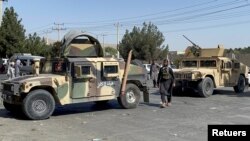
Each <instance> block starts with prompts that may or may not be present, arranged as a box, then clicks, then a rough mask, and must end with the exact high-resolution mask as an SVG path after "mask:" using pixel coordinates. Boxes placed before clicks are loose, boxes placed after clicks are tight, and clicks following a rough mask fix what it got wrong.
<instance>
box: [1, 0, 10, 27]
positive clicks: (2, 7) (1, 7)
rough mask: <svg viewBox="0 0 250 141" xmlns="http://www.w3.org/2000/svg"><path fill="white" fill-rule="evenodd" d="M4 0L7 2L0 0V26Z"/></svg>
mask: <svg viewBox="0 0 250 141" xmlns="http://www.w3.org/2000/svg"><path fill="white" fill-rule="evenodd" d="M4 1H6V2H8V0H0V26H1V24H2V20H3V2H4Z"/></svg>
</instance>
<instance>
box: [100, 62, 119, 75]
mask: <svg viewBox="0 0 250 141" xmlns="http://www.w3.org/2000/svg"><path fill="white" fill-rule="evenodd" d="M102 72H103V77H106V78H114V77H118V76H119V63H118V62H103V68H102Z"/></svg>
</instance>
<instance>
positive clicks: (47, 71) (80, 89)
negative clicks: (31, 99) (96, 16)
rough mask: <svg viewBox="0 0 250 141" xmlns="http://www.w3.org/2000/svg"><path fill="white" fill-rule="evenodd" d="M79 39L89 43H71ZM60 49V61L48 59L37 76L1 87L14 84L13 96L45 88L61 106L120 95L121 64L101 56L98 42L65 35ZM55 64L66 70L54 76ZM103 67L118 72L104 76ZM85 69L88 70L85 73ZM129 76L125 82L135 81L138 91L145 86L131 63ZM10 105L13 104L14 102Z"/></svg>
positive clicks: (139, 69) (141, 70) (141, 71)
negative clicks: (62, 64) (63, 66)
mask: <svg viewBox="0 0 250 141" xmlns="http://www.w3.org/2000/svg"><path fill="white" fill-rule="evenodd" d="M73 35H74V36H73ZM78 37H87V38H88V41H87V42H85V43H79V44H78V43H75V42H74V40H75V39H77V38H78ZM61 49H62V50H61V55H62V58H53V59H51V60H49V59H48V60H47V61H46V62H45V63H44V64H43V65H42V72H41V73H40V74H39V75H38V76H35V75H29V76H22V77H19V78H15V79H12V80H8V81H4V82H2V84H3V85H7V84H8V85H9V84H11V85H12V84H15V89H18V88H20V89H18V90H19V92H17V93H15V94H14V93H13V92H11V93H13V95H16V96H20V95H27V94H29V92H30V91H32V90H34V89H45V90H47V91H49V92H50V93H51V94H52V95H53V96H54V97H55V98H56V99H57V102H59V104H61V105H64V104H70V103H78V102H88V101H99V100H111V99H115V98H117V97H118V96H119V94H120V90H121V83H122V79H123V77H124V69H125V62H124V61H121V60H118V59H117V58H112V57H109V58H108V57H103V51H102V48H101V45H100V43H99V41H98V40H96V39H95V38H93V37H92V36H89V35H85V34H82V33H78V34H75V33H74V34H69V35H68V37H67V36H65V37H64V40H63V46H62V48H61ZM55 62H56V63H58V64H61V63H64V64H65V65H66V70H64V71H62V72H60V73H59V72H57V73H54V72H53V70H54V69H55V66H53V63H55ZM86 66H87V67H86ZM88 66H89V67H88ZM105 66H108V67H110V66H115V67H114V68H117V71H116V72H115V71H114V70H111V71H112V73H109V74H108V75H107V74H106V73H105V72H104V68H105ZM61 67H62V66H61ZM86 68H90V69H89V70H88V69H87V70H85V69H86ZM111 68H112V67H111ZM84 73H88V74H84ZM128 76H129V77H128V81H130V82H133V81H136V84H137V85H138V87H140V89H142V88H144V87H146V83H145V80H146V79H145V70H144V68H143V67H140V66H136V65H132V64H131V67H130V70H129V73H128ZM16 86H17V87H16ZM4 91H7V90H4ZM12 102H13V103H14V104H15V102H17V101H12Z"/></svg>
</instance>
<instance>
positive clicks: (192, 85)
mask: <svg viewBox="0 0 250 141" xmlns="http://www.w3.org/2000/svg"><path fill="white" fill-rule="evenodd" d="M200 81H201V80H195V81H190V80H176V81H175V88H174V89H176V90H178V91H182V92H184V91H188V90H191V91H194V92H197V91H198V88H197V87H198V83H199V82H200Z"/></svg>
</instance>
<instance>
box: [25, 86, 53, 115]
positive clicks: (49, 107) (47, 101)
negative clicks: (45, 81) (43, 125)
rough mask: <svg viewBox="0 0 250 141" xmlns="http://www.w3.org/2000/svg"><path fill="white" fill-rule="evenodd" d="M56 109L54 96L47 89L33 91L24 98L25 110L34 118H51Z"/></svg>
mask: <svg viewBox="0 0 250 141" xmlns="http://www.w3.org/2000/svg"><path fill="white" fill-rule="evenodd" d="M54 109H55V100H54V98H53V96H52V95H51V94H50V93H49V92H48V91H45V90H41V89H39V90H34V91H31V92H30V93H29V94H28V95H27V96H26V97H25V99H24V100H23V112H24V114H25V115H26V116H27V117H28V118H29V119H33V120H42V119H47V118H49V117H50V116H51V115H52V113H53V112H54Z"/></svg>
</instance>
